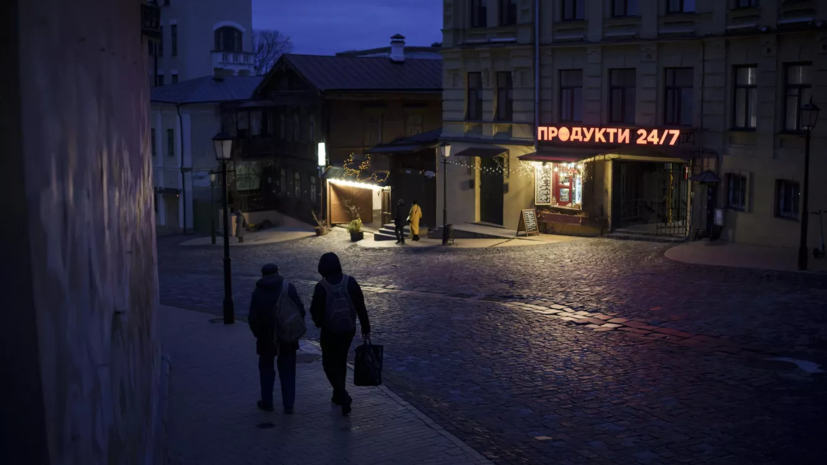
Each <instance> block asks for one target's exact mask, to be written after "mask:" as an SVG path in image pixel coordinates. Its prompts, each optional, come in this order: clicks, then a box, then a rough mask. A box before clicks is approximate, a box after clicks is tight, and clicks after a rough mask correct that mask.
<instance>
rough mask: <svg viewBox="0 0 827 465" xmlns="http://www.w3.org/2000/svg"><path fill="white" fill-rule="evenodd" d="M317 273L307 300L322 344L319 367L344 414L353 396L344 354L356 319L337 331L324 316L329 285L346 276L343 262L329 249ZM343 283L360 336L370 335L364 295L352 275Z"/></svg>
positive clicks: (349, 406)
mask: <svg viewBox="0 0 827 465" xmlns="http://www.w3.org/2000/svg"><path fill="white" fill-rule="evenodd" d="M319 274H320V275H322V278H323V279H322V281H319V283H318V284H316V288H315V289H314V290H313V300H312V302H311V303H310V316H311V317H312V318H313V322H314V323H315V324H316V327H317V328H321V336H320V342H321V346H322V366H323V367H324V372H325V375H327V379H328V381H330V386H331V387H332V388H333V399H332V401H333V403H334V404H336V405H340V406H341V407H342V414H344V415H347V414H349V413H350V411H351V404H352V403H353V399H352V398H351V397H350V395H349V394H348V392H347V389H346V388H345V385H346V384H345V382H346V378H347V354H348V352H349V351H350V344H351V343H352V342H353V336H355V335H356V329H355V328H356V322H355V321H354V322H353V326H352V327H353V328H354V329H353V330H352V331H348V332H344V333H341V332H337V331H334V329H333V328H331V325H332V324H333V322H331V320H330V318H329V315H327V310H328V309H327V297H328V295H329V294H328V288H330V287H331V286H333V287H336V286H339V285H341V284H342V281H343V279H344V278H345V275H344V274H343V273H342V264H341V262H340V261H339V257H338V256H337V255H336V254H334V253H332V252H330V253H326V254H324V255H322V258H321V259H320V260H319ZM347 280H348V281H347V283H345V286H346V289H347V293H348V295H349V296H350V301H351V303H352V304H353V310H355V313H356V315H357V316H358V318H359V323H360V325H361V330H362V337H363V338H368V337H370V321H369V320H368V312H367V308H366V307H365V296H364V294H363V293H362V288H361V287H359V283H357V282H356V280H355V279H354V278H353V277H352V276H348V277H347Z"/></svg>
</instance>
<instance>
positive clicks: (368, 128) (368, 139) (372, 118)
mask: <svg viewBox="0 0 827 465" xmlns="http://www.w3.org/2000/svg"><path fill="white" fill-rule="evenodd" d="M381 143H382V115H368V116H366V117H365V147H373V146H374V145H379V144H381Z"/></svg>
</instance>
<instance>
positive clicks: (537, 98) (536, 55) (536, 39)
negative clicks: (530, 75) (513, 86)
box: [534, 0, 540, 152]
mask: <svg viewBox="0 0 827 465" xmlns="http://www.w3.org/2000/svg"><path fill="white" fill-rule="evenodd" d="M539 126H540V0H534V151H535V152H536V151H537V149H538V148H539V145H540V144H538V141H537V127H539Z"/></svg>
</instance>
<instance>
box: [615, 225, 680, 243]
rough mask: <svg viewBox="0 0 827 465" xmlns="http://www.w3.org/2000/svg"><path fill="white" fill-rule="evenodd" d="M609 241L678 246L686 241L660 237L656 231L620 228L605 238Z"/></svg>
mask: <svg viewBox="0 0 827 465" xmlns="http://www.w3.org/2000/svg"><path fill="white" fill-rule="evenodd" d="M603 237H605V238H607V239H618V240H623V241H647V242H662V243H665V244H678V243H681V242H684V241H685V240H686V239H685V238H684V237H683V236H666V235H658V234H657V233H655V232H654V231H642V230H640V229H628V228H618V229H615V230H614V231H612V232H610V233H609V234H606V235H605V236H603Z"/></svg>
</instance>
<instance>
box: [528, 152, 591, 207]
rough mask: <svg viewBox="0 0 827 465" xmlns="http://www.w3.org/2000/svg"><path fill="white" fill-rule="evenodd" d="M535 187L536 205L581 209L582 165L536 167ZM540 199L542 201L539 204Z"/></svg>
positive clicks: (559, 164)
mask: <svg viewBox="0 0 827 465" xmlns="http://www.w3.org/2000/svg"><path fill="white" fill-rule="evenodd" d="M549 181H550V182H549ZM535 185H536V186H537V194H536V200H538V201H537V202H536V204H537V205H549V206H552V207H563V208H570V209H576V210H580V209H582V204H583V165H582V164H575V163H546V164H544V165H538V166H537V167H536V172H535ZM546 189H548V191H547V190H546ZM540 199H543V200H544V201H542V202H541V201H539V200H540ZM546 199H547V200H548V201H547V202H546V201H545V200H546Z"/></svg>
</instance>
